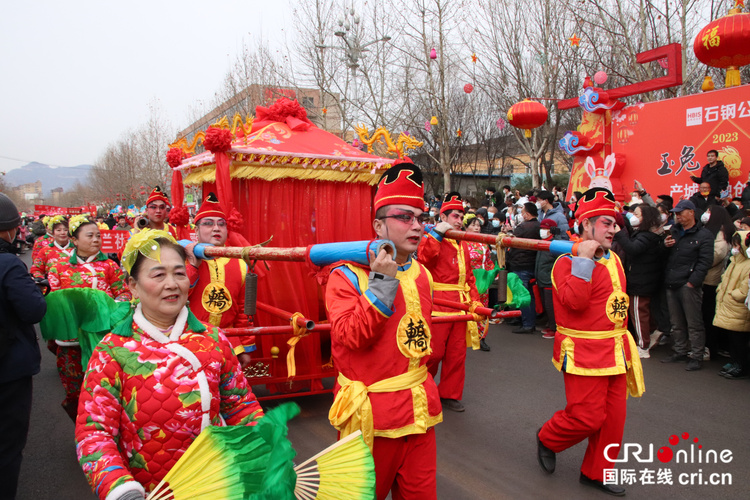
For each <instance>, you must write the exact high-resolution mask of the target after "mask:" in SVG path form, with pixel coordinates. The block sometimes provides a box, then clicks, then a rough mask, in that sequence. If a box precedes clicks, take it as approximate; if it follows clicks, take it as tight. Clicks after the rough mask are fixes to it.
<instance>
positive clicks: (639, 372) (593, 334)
mask: <svg viewBox="0 0 750 500" xmlns="http://www.w3.org/2000/svg"><path fill="white" fill-rule="evenodd" d="M557 331H558V332H560V333H561V334H563V335H566V336H567V338H565V339H564V340H563V341H562V342H561V344H560V358H559V359H554V358H552V364H553V365H555V368H557V370H558V371H562V368H563V363H565V373H570V374H573V375H593V376H606V375H620V374H623V373H625V374H626V375H627V384H628V392H629V393H630V395H631V396H633V397H636V398H638V397H641V396H642V395H643V393H644V392H646V385H645V382H644V380H643V366H642V365H641V358H639V357H638V348H637V346H636V345H635V340H633V336H632V335H630V332H628V330H625V329H618V330H607V331H589V332H587V331H583V330H574V329H572V328H565V327H563V326H560V325H557ZM623 335H624V336H625V337H626V338H627V339H628V345H629V346H630V363H629V364H626V362H625V350H624V347H625V346H624V342H623V339H622V337H623ZM571 337H572V338H580V339H589V340H592V339H593V340H602V339H612V338H613V339H615V348H614V351H615V352H614V355H615V366H610V367H607V368H579V367H577V366H576V364H575V352H574V347H575V342H573V340H571ZM566 357H567V362H566V361H565V358H566Z"/></svg>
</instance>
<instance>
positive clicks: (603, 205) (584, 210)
mask: <svg viewBox="0 0 750 500" xmlns="http://www.w3.org/2000/svg"><path fill="white" fill-rule="evenodd" d="M615 213H616V212H615V195H613V194H612V192H611V191H610V190H609V189H604V188H600V187H596V188H591V189H589V190H588V191H586V192H585V193H583V197H581V199H580V200H578V205H576V213H575V215H576V219H578V220H579V221H583V220H584V219H590V218H592V217H597V216H599V215H608V216H610V217H614V216H615Z"/></svg>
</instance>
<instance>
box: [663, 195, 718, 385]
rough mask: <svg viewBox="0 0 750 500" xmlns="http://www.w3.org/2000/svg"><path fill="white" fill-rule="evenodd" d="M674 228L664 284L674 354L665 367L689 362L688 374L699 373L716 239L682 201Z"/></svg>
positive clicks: (668, 242) (668, 240) (676, 210)
mask: <svg viewBox="0 0 750 500" xmlns="http://www.w3.org/2000/svg"><path fill="white" fill-rule="evenodd" d="M672 212H674V214H675V222H676V223H675V224H674V225H673V226H672V228H671V230H670V232H671V234H670V235H669V236H667V238H666V239H665V240H664V246H666V247H667V248H670V249H671V251H670V253H669V260H668V261H667V269H666V272H665V275H664V284H665V285H666V287H667V304H668V305H669V317H670V320H671V322H672V338H673V339H674V345H673V346H672V349H673V350H674V353H672V355H671V356H669V357H668V358H664V359H662V360H661V361H662V363H675V362H681V361H687V363H688V364H687V367H686V368H685V369H686V370H688V371H694V370H700V369H701V368H702V365H703V351H704V347H705V343H706V329H705V327H704V325H703V315H702V313H701V304H702V303H703V289H702V288H701V287H702V285H703V280H705V279H706V274H707V273H708V270H709V269H710V268H711V265H712V264H713V258H714V236H713V235H712V234H711V231H709V230H708V229H705V228H704V227H703V226H702V225H701V223H700V221H697V220H695V205H693V203H692V202H691V201H690V200H682V201H681V202H679V203H678V204H677V206H676V207H674V208H673V209H672Z"/></svg>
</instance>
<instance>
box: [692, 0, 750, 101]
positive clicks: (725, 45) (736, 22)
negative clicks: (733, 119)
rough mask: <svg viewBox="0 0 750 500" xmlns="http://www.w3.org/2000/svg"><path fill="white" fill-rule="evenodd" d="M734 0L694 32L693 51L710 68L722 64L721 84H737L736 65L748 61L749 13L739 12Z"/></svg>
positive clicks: (749, 52)
mask: <svg viewBox="0 0 750 500" xmlns="http://www.w3.org/2000/svg"><path fill="white" fill-rule="evenodd" d="M739 5H741V2H740V1H739V0H737V3H736V4H735V8H733V9H730V10H729V13H728V14H727V15H726V16H724V17H722V18H720V19H716V20H714V21H711V22H710V23H708V24H707V25H706V26H705V27H704V28H703V29H702V30H700V31H699V32H698V36H696V37H695V41H694V42H693V52H695V56H696V57H697V58H698V60H699V61H700V62H702V63H703V64H705V65H707V66H711V67H712V68H726V70H727V76H726V81H725V83H724V86H725V87H727V88H728V87H737V86H739V85H740V83H741V82H740V67H741V66H745V65H747V64H750V50H748V47H750V13H743V12H742V10H741V8H739Z"/></svg>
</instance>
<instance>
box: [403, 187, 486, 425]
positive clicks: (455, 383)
mask: <svg viewBox="0 0 750 500" xmlns="http://www.w3.org/2000/svg"><path fill="white" fill-rule="evenodd" d="M463 217H464V207H463V204H462V202H461V196H460V195H459V194H458V193H448V194H447V195H446V196H445V201H443V205H442V206H441V207H440V222H439V223H438V224H437V225H436V226H435V228H434V229H433V230H432V231H430V233H429V234H428V235H426V236H425V237H424V238H423V239H422V242H421V243H420V245H419V251H418V258H419V262H421V263H422V264H424V266H425V267H426V268H427V269H429V270H430V272H431V273H432V276H433V277H434V278H435V298H436V299H445V300H450V301H453V302H462V303H464V304H466V305H469V306H472V307H474V308H476V307H481V306H482V303H481V302H480V300H479V293H478V292H477V287H476V285H475V280H474V273H473V272H472V270H471V269H472V268H471V262H470V259H469V247H468V245H467V244H466V242H464V241H456V240H453V239H447V238H444V236H445V232H446V231H449V230H458V229H460V228H461V224H462V222H463ZM472 312H473V311H472ZM451 314H460V313H457V312H455V310H454V309H451V308H449V307H443V306H436V307H435V313H434V315H435V316H443V315H451ZM433 335H434V338H433V343H432V349H433V352H432V356H430V360H429V362H428V366H429V370H430V373H431V374H432V376H433V377H435V376H436V375H437V372H438V366H439V365H440V363H441V362H442V363H443V367H442V369H441V371H440V384H439V385H438V390H439V391H440V399H441V401H442V403H443V407H444V408H447V409H449V410H451V411H458V412H461V411H464V409H465V408H464V405H463V404H462V403H461V399H462V398H463V393H464V379H465V377H466V348H467V347H472V348H473V349H475V350H476V349H479V331H478V329H477V324H476V323H475V322H473V321H470V322H468V323H443V324H440V325H435V327H434V328H433Z"/></svg>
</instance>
